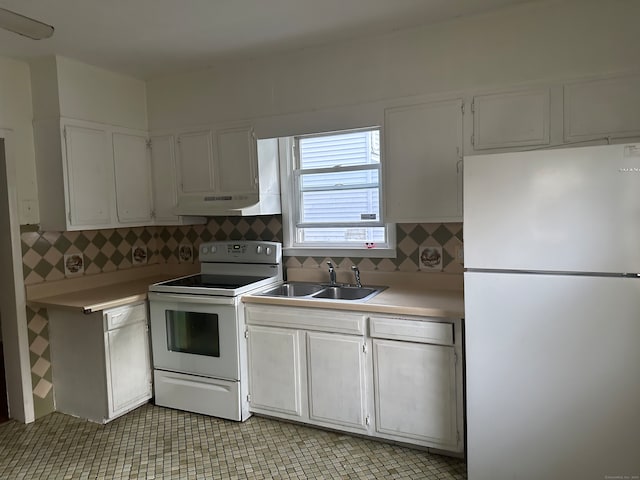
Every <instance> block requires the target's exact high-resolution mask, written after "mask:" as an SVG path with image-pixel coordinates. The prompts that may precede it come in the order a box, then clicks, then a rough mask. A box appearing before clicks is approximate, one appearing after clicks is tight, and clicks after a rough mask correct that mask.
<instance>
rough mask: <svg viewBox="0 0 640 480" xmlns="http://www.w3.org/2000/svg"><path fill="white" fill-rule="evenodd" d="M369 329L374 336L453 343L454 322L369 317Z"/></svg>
mask: <svg viewBox="0 0 640 480" xmlns="http://www.w3.org/2000/svg"><path fill="white" fill-rule="evenodd" d="M369 329H370V334H371V336H372V337H373V338H388V339H391V340H405V341H408V342H418V343H433V344H436V345H453V344H454V338H453V324H451V323H444V322H437V321H431V319H426V318H425V319H424V320H422V319H411V318H407V317H378V316H371V317H369Z"/></svg>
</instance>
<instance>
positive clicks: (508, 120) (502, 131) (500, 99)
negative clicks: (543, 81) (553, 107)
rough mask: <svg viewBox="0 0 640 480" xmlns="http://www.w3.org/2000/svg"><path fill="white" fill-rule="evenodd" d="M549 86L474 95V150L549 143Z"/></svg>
mask: <svg viewBox="0 0 640 480" xmlns="http://www.w3.org/2000/svg"><path fill="white" fill-rule="evenodd" d="M549 102H550V97H549V89H538V90H524V91H519V92H507V93H497V94H492V95H478V96H476V97H474V98H473V104H472V110H473V137H472V143H473V148H474V149H475V150H484V149H488V148H506V147H519V146H525V145H548V144H549Z"/></svg>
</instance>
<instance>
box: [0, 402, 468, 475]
mask: <svg viewBox="0 0 640 480" xmlns="http://www.w3.org/2000/svg"><path fill="white" fill-rule="evenodd" d="M0 478H2V479H11V480H17V479H28V480H32V479H47V480H53V479H109V480H112V479H180V480H182V479H207V480H209V479H377V478H380V479H438V480H444V479H455V480H459V479H466V478H467V477H466V467H465V464H464V462H463V461H461V460H458V459H454V458H449V457H445V456H439V455H431V454H428V453H426V452H423V451H420V450H413V449H409V448H403V447H399V446H396V445H390V444H386V443H381V442H377V441H371V440H366V439H362V438H355V437H352V436H349V435H344V434H340V433H333V432H326V431H323V430H318V429H314V428H308V427H303V426H298V425H293V424H288V423H284V422H279V421H275V420H269V419H266V418H259V417H252V418H250V419H249V420H248V421H246V422H244V423H236V422H228V421H224V420H220V419H217V418H212V417H207V416H203V415H196V414H190V413H186V412H180V411H177V410H170V409H165V408H162V407H156V406H153V405H151V404H147V405H144V406H142V407H140V408H138V409H137V410H135V411H133V412H131V413H130V414H128V415H126V416H124V417H121V418H119V419H117V420H115V421H113V422H111V423H109V424H107V425H106V426H102V425H96V424H93V423H89V422H86V421H83V420H79V419H76V418H73V417H70V416H67V415H63V414H60V413H52V414H50V415H48V416H46V417H44V418H41V419H39V420H38V421H36V422H35V423H33V424H30V425H23V424H21V423H18V422H15V421H10V422H7V423H5V424H2V425H0Z"/></svg>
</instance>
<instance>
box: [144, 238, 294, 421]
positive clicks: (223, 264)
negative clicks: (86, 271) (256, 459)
mask: <svg viewBox="0 0 640 480" xmlns="http://www.w3.org/2000/svg"><path fill="white" fill-rule="evenodd" d="M199 259H200V262H201V268H200V273H199V274H196V275H190V276H187V277H181V278H177V279H175V280H169V281H166V282H161V283H156V284H154V285H151V286H150V287H149V308H150V314H151V320H150V323H151V344H152V352H153V367H154V395H155V403H156V404H157V405H161V406H165V407H170V408H176V409H179V410H186V411H190V412H196V413H202V414H205V415H212V416H215V417H220V418H225V419H229V420H237V421H244V420H246V419H247V418H248V417H249V416H250V413H249V406H248V402H247V395H248V386H247V381H246V379H247V350H246V339H245V336H244V332H245V324H244V310H243V308H242V303H241V301H240V297H241V295H242V294H245V293H249V292H253V291H256V290H259V289H262V288H264V287H266V286H268V285H271V284H276V283H278V282H281V281H282V246H281V245H280V244H279V243H276V242H261V241H238V242H233V241H232V242H207V243H203V244H201V245H200V248H199Z"/></svg>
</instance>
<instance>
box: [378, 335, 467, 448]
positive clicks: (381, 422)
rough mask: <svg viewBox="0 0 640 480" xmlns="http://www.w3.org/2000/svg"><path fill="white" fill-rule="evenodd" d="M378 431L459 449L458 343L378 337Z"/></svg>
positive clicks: (427, 443)
mask: <svg viewBox="0 0 640 480" xmlns="http://www.w3.org/2000/svg"><path fill="white" fill-rule="evenodd" d="M373 363H374V380H373V381H374V391H375V405H376V431H377V432H379V433H381V434H383V435H385V436H388V437H390V438H393V439H396V440H404V441H416V442H419V443H421V444H425V445H429V446H438V447H441V448H446V449H455V447H456V443H457V430H456V426H457V424H456V402H455V395H456V372H455V356H454V352H453V347H444V346H441V345H424V344H420V343H410V342H398V341H391V340H374V341H373Z"/></svg>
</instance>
